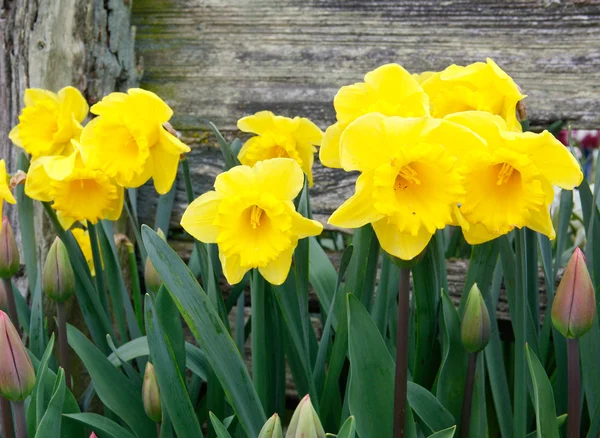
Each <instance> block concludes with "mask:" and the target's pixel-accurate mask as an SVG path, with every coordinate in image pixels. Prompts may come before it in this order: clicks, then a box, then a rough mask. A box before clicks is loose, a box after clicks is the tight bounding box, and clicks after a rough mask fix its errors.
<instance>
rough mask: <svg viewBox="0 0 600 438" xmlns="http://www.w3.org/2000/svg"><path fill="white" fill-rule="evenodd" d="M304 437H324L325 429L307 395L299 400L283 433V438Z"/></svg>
mask: <svg viewBox="0 0 600 438" xmlns="http://www.w3.org/2000/svg"><path fill="white" fill-rule="evenodd" d="M304 437H311V438H325V430H324V429H323V426H322V425H321V420H319V416H318V415H317V412H316V411H315V408H314V407H313V405H312V403H311V401H310V397H309V396H308V395H306V396H305V397H304V398H303V399H302V400H300V403H299V404H298V407H297V408H296V410H295V411H294V415H292V419H291V421H290V425H289V427H288V430H287V433H286V434H285V438H304Z"/></svg>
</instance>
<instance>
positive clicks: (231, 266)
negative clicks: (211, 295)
mask: <svg viewBox="0 0 600 438" xmlns="http://www.w3.org/2000/svg"><path fill="white" fill-rule="evenodd" d="M219 260H221V267H222V268H223V275H224V276H225V279H226V280H227V283H229V284H231V285H234V284H238V283H239V282H240V281H242V279H243V278H244V275H245V274H246V272H248V271H249V270H250V268H242V266H241V265H240V256H239V255H237V254H235V255H232V256H229V257H225V256H224V255H223V254H222V253H221V251H219Z"/></svg>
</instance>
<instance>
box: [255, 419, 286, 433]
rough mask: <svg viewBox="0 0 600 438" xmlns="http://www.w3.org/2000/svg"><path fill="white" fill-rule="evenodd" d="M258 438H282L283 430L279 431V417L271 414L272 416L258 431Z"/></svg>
mask: <svg viewBox="0 0 600 438" xmlns="http://www.w3.org/2000/svg"><path fill="white" fill-rule="evenodd" d="M258 438H283V430H282V429H281V420H280V419H279V415H277V414H273V416H272V417H271V418H269V419H268V420H267V422H266V423H265V425H264V426H263V427H262V429H261V430H260V433H259V434H258Z"/></svg>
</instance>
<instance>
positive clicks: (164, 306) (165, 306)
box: [156, 285, 186, 373]
mask: <svg viewBox="0 0 600 438" xmlns="http://www.w3.org/2000/svg"><path fill="white" fill-rule="evenodd" d="M156 314H157V316H158V319H159V321H160V325H161V326H162V327H163V329H164V331H165V336H166V337H167V338H168V340H169V344H170V346H171V348H172V349H173V354H174V355H175V359H176V362H177V366H178V367H179V369H180V370H181V371H182V373H184V371H185V367H186V363H185V359H186V355H185V339H184V334H183V324H182V321H181V314H180V313H179V310H178V309H177V306H176V305H175V303H174V302H173V300H172V299H171V296H170V295H169V291H168V290H167V288H166V287H165V286H164V285H161V287H160V289H159V290H158V294H157V295H156Z"/></svg>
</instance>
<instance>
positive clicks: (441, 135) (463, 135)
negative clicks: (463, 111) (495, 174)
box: [425, 120, 487, 160]
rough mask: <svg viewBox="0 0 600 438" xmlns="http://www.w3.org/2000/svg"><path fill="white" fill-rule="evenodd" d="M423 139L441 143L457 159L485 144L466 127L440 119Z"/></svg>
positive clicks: (479, 148) (483, 146)
mask: <svg viewBox="0 0 600 438" xmlns="http://www.w3.org/2000/svg"><path fill="white" fill-rule="evenodd" d="M425 141H427V142H430V143H433V144H435V143H438V144H441V145H443V146H444V148H445V149H446V150H447V151H448V152H449V153H450V155H453V156H455V157H456V158H457V159H458V160H462V159H464V158H465V156H467V155H468V154H470V153H473V152H474V151H478V150H481V149H482V148H485V147H486V145H487V143H486V141H485V140H484V139H483V138H482V137H480V136H479V135H477V134H476V133H475V132H473V131H472V130H471V129H469V128H468V127H466V126H464V125H461V124H458V123H454V122H451V121H449V120H441V122H440V124H439V125H438V126H437V127H436V128H434V129H432V130H431V131H430V132H429V133H428V134H427V136H426V140H425Z"/></svg>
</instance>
